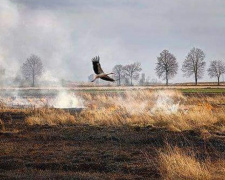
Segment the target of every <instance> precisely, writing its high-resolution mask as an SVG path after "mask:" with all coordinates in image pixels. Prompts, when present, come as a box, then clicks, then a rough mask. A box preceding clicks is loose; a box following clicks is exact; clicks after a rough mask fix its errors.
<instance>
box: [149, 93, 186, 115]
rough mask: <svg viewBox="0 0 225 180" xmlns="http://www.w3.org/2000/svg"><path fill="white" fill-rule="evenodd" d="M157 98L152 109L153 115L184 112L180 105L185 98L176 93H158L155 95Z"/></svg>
mask: <svg viewBox="0 0 225 180" xmlns="http://www.w3.org/2000/svg"><path fill="white" fill-rule="evenodd" d="M154 97H155V98H156V101H155V104H154V106H153V107H152V108H151V109H150V113H151V114H153V115H154V114H156V113H163V114H176V113H177V112H179V111H183V109H182V108H181V106H180V103H181V102H182V101H184V100H185V98H184V97H183V96H182V95H181V94H178V93H177V92H174V91H157V92H155V93H154Z"/></svg>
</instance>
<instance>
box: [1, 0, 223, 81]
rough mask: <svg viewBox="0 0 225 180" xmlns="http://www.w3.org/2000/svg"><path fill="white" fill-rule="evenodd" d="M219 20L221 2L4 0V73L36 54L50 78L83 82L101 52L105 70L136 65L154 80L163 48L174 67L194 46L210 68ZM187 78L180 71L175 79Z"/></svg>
mask: <svg viewBox="0 0 225 180" xmlns="http://www.w3.org/2000/svg"><path fill="white" fill-rule="evenodd" d="M224 20H225V2H224V1H222V0H214V1H213V0H205V1H204V2H203V1H195V0H190V1H185V0H173V1H167V0H158V1H148V0H140V1H136V0H130V1H127V0H121V1H112V0H106V1H103V0H96V1H92V0H87V1H83V0H77V1H73V0H64V1H61V0H48V1H46V0H39V1H32V0H20V1H16V0H11V1H10V0H5V1H4V3H1V4H0V62H1V63H3V65H4V66H6V68H7V69H8V72H11V71H16V70H17V69H18V68H19V67H20V65H21V63H22V62H23V61H25V60H26V58H27V57H29V55H30V54H32V53H34V54H37V55H39V56H40V57H41V58H42V60H43V63H44V65H45V66H46V69H48V70H49V71H51V74H53V75H55V76H56V77H58V78H65V79H71V80H75V81H86V80H87V76H88V75H89V74H91V73H92V65H91V62H90V60H91V58H92V57H93V56H95V55H100V57H101V62H102V66H103V67H104V69H105V71H111V70H112V68H113V66H114V65H116V64H127V63H132V62H134V61H139V62H141V63H142V67H143V72H145V73H146V75H149V76H150V77H151V78H153V77H155V72H154V68H155V63H156V58H157V56H159V53H160V52H161V51H162V50H164V49H168V50H169V51H170V52H171V53H173V54H174V55H175V56H176V57H177V59H178V62H179V65H180V68H181V65H182V62H183V60H184V59H185V57H186V55H187V53H188V51H189V50H190V49H191V48H192V47H193V46H195V47H199V48H201V49H203V51H205V53H206V61H207V63H208V64H209V61H210V60H214V59H223V58H224V57H225V52H224V47H223V42H224V41H225V37H224V36H223V32H224V31H225V25H224V23H223V22H224ZM10 74H11V73H10ZM190 80H192V78H189V79H186V78H184V77H183V76H182V72H181V71H179V74H178V75H177V76H176V78H174V80H173V82H178V81H179V82H182V81H190ZM203 80H209V78H208V76H206V75H205V78H204V79H203Z"/></svg>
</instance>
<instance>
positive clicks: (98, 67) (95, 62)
mask: <svg viewBox="0 0 225 180" xmlns="http://www.w3.org/2000/svg"><path fill="white" fill-rule="evenodd" d="M99 60H100V58H99V56H96V57H94V58H92V63H93V69H94V72H95V73H96V74H102V73H104V71H103V70H102V68H101V65H100V63H99Z"/></svg>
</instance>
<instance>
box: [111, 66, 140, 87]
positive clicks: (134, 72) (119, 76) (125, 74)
mask: <svg viewBox="0 0 225 180" xmlns="http://www.w3.org/2000/svg"><path fill="white" fill-rule="evenodd" d="M141 70H142V68H141V64H140V63H138V62H136V63H132V64H128V65H125V66H123V65H116V66H114V68H113V72H114V74H115V78H116V80H117V82H118V85H119V86H120V85H121V81H122V80H124V81H125V82H126V84H128V83H129V84H130V85H133V80H137V79H138V78H139V76H140V72H141Z"/></svg>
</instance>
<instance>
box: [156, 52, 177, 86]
mask: <svg viewBox="0 0 225 180" xmlns="http://www.w3.org/2000/svg"><path fill="white" fill-rule="evenodd" d="M177 69H178V63H177V60H176V58H175V56H174V55H173V54H171V53H170V52H169V51H168V50H163V51H162V52H161V53H160V56H159V57H158V58H157V63H156V68H155V71H156V74H157V76H158V77H159V78H163V79H165V80H166V85H168V81H169V79H171V78H173V77H174V76H175V75H176V74H177Z"/></svg>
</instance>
